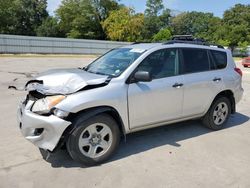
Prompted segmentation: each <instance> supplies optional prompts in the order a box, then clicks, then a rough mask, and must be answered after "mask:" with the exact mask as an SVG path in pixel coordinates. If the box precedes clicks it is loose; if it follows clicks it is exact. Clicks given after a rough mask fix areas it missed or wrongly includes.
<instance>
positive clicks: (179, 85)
mask: <svg viewBox="0 0 250 188" xmlns="http://www.w3.org/2000/svg"><path fill="white" fill-rule="evenodd" d="M182 86H183V84H182V83H175V84H174V85H172V87H174V88H181V87H182Z"/></svg>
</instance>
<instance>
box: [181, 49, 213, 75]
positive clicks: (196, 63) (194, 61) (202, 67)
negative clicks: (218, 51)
mask: <svg viewBox="0 0 250 188" xmlns="http://www.w3.org/2000/svg"><path fill="white" fill-rule="evenodd" d="M181 50H182V56H183V65H182V69H183V73H184V74H185V73H196V72H203V71H209V70H210V64H209V58H208V53H207V50H204V49H198V48H197V49H196V48H182V49H181Z"/></svg>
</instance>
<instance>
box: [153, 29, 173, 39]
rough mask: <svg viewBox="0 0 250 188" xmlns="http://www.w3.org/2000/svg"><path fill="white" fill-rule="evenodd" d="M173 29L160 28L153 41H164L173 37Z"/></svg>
mask: <svg viewBox="0 0 250 188" xmlns="http://www.w3.org/2000/svg"><path fill="white" fill-rule="evenodd" d="M171 36H172V34H171V31H170V29H168V28H165V29H162V30H160V31H159V32H158V33H157V34H155V35H154V36H153V40H152V41H153V42H163V41H167V40H169V39H171Z"/></svg>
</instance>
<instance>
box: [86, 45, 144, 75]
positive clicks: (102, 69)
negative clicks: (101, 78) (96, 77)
mask: <svg viewBox="0 0 250 188" xmlns="http://www.w3.org/2000/svg"><path fill="white" fill-rule="evenodd" d="M144 52H145V50H143V49H134V48H118V49H114V50H112V51H110V52H108V53H107V54H105V55H103V56H102V57H100V58H99V59H97V60H96V61H94V62H93V63H91V64H90V65H89V66H87V67H86V68H85V71H87V72H90V73H94V74H101V75H108V76H112V77H117V76H119V75H120V74H122V73H123V72H124V71H125V70H126V69H127V68H128V67H129V65H131V64H132V63H133V62H134V61H135V60H136V59H137V58H138V57H140V56H141V55H142V54H143V53H144Z"/></svg>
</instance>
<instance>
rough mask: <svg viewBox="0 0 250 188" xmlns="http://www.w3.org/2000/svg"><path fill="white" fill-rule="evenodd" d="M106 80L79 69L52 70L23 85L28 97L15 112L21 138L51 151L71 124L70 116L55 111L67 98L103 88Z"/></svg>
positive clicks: (61, 111) (63, 112) (107, 81)
mask: <svg viewBox="0 0 250 188" xmlns="http://www.w3.org/2000/svg"><path fill="white" fill-rule="evenodd" d="M109 81H110V78H109V77H108V76H104V75H97V74H92V73H88V72H86V71H84V70H82V69H61V70H51V71H47V72H44V73H42V74H40V75H38V76H37V77H36V78H35V79H33V80H30V81H28V82H27V83H26V85H25V90H26V91H28V95H27V97H26V99H25V101H23V102H21V104H20V105H19V108H18V121H19V126H20V129H21V132H22V134H23V136H24V137H25V138H26V139H27V140H29V141H31V142H32V143H33V144H35V145H36V146H38V147H39V148H42V149H44V150H48V151H51V152H52V151H53V150H54V149H55V148H56V146H57V145H58V142H59V140H60V138H61V137H62V134H63V132H64V131H65V130H66V128H67V127H68V126H69V125H70V124H71V122H70V121H69V120H68V119H67V117H68V116H69V114H70V112H66V111H63V110H61V109H58V108H56V105H57V104H59V103H60V102H62V101H63V100H67V96H68V95H71V94H73V93H76V92H80V91H84V90H87V89H94V88H97V87H103V86H105V85H107V84H108V83H109Z"/></svg>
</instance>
